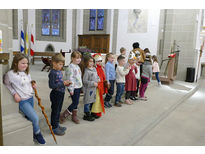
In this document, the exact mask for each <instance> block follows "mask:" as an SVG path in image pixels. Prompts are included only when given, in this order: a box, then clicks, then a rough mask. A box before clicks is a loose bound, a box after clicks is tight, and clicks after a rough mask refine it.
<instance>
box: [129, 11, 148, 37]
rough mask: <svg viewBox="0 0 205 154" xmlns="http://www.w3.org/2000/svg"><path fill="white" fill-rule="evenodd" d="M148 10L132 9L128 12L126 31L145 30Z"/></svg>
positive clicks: (144, 31) (143, 31) (141, 31)
mask: <svg viewBox="0 0 205 154" xmlns="http://www.w3.org/2000/svg"><path fill="white" fill-rule="evenodd" d="M147 20H148V10H142V9H132V10H129V12H128V28H127V32H128V33H146V32H147Z"/></svg>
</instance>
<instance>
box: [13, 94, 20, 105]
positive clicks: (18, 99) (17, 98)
mask: <svg viewBox="0 0 205 154" xmlns="http://www.w3.org/2000/svg"><path fill="white" fill-rule="evenodd" d="M14 100H15V101H16V103H19V102H20V101H21V97H20V96H19V95H18V94H17V93H16V94H15V95H14Z"/></svg>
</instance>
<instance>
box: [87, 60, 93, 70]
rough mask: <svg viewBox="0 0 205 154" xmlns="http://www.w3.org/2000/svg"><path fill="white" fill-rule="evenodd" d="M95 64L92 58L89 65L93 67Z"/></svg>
mask: <svg viewBox="0 0 205 154" xmlns="http://www.w3.org/2000/svg"><path fill="white" fill-rule="evenodd" d="M93 66H94V62H93V59H90V60H89V62H88V67H90V68H91V67H93Z"/></svg>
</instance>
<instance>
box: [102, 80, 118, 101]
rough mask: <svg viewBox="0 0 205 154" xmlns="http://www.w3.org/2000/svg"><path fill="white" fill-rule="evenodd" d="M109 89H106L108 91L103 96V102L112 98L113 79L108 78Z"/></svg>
mask: <svg viewBox="0 0 205 154" xmlns="http://www.w3.org/2000/svg"><path fill="white" fill-rule="evenodd" d="M109 82H110V89H108V93H107V94H106V96H105V100H104V101H105V102H110V100H111V99H112V95H113V94H114V86H115V80H110V81H109Z"/></svg>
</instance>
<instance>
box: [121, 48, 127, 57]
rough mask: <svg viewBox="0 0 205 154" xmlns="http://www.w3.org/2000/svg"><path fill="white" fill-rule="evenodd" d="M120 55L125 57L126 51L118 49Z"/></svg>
mask: <svg viewBox="0 0 205 154" xmlns="http://www.w3.org/2000/svg"><path fill="white" fill-rule="evenodd" d="M120 55H122V56H124V57H126V49H125V48H124V47H122V48H120Z"/></svg>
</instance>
